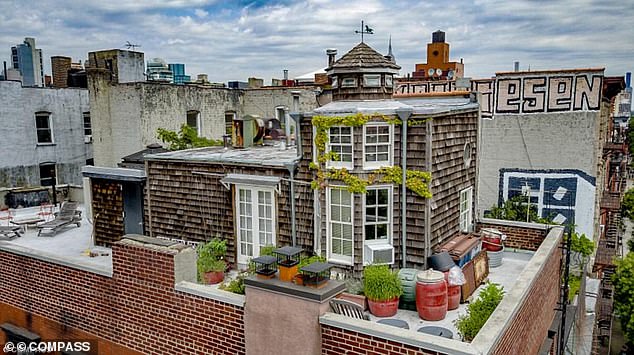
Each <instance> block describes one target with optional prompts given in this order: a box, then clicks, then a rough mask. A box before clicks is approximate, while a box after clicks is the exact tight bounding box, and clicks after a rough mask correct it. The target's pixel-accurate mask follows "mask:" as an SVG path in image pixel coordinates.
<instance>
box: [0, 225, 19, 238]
mask: <svg viewBox="0 0 634 355" xmlns="http://www.w3.org/2000/svg"><path fill="white" fill-rule="evenodd" d="M20 229H22V227H20V226H0V240H12V239H15V238H19V237H21V236H22V235H21V234H20Z"/></svg>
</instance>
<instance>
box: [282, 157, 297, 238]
mask: <svg viewBox="0 0 634 355" xmlns="http://www.w3.org/2000/svg"><path fill="white" fill-rule="evenodd" d="M296 164H297V160H295V161H293V162H291V163H287V164H284V167H285V168H286V169H288V173H289V175H290V178H291V179H290V190H291V191H290V196H289V199H290V202H291V240H292V242H293V246H296V245H297V223H296V221H295V168H296V167H297V165H296Z"/></svg>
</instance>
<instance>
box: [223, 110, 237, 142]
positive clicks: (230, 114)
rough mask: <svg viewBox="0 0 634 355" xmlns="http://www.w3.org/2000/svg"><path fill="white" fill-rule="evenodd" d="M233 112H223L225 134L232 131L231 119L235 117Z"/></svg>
mask: <svg viewBox="0 0 634 355" xmlns="http://www.w3.org/2000/svg"><path fill="white" fill-rule="evenodd" d="M235 115H236V113H235V112H225V134H226V135H229V136H230V135H231V132H232V131H233V120H234V118H235Z"/></svg>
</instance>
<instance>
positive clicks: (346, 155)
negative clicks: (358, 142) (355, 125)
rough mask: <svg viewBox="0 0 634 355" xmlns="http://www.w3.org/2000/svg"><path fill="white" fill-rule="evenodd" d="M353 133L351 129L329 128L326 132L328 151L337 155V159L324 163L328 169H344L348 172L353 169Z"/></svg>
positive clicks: (345, 127) (342, 127) (343, 127)
mask: <svg viewBox="0 0 634 355" xmlns="http://www.w3.org/2000/svg"><path fill="white" fill-rule="evenodd" d="M353 133H354V130H353V129H352V127H347V126H334V127H330V129H329V132H328V151H329V152H335V153H337V155H338V156H339V159H338V160H329V161H328V162H327V163H326V165H327V167H328V168H346V169H348V170H352V169H354V158H353V152H354V149H353V145H354V141H353V137H354V135H353Z"/></svg>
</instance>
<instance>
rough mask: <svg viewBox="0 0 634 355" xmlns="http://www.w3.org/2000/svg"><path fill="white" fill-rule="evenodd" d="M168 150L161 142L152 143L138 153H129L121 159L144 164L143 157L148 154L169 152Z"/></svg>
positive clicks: (126, 161) (125, 161)
mask: <svg viewBox="0 0 634 355" xmlns="http://www.w3.org/2000/svg"><path fill="white" fill-rule="evenodd" d="M167 151H168V150H167V149H165V148H163V147H162V146H161V145H160V144H156V143H153V144H150V145H148V146H147V147H146V148H145V149H143V150H140V151H138V152H136V153H132V154H130V155H127V156H125V157H123V158H122V159H121V160H123V162H124V163H139V164H143V161H144V160H143V158H144V157H145V156H146V155H148V154H156V153H163V152H167Z"/></svg>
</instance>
